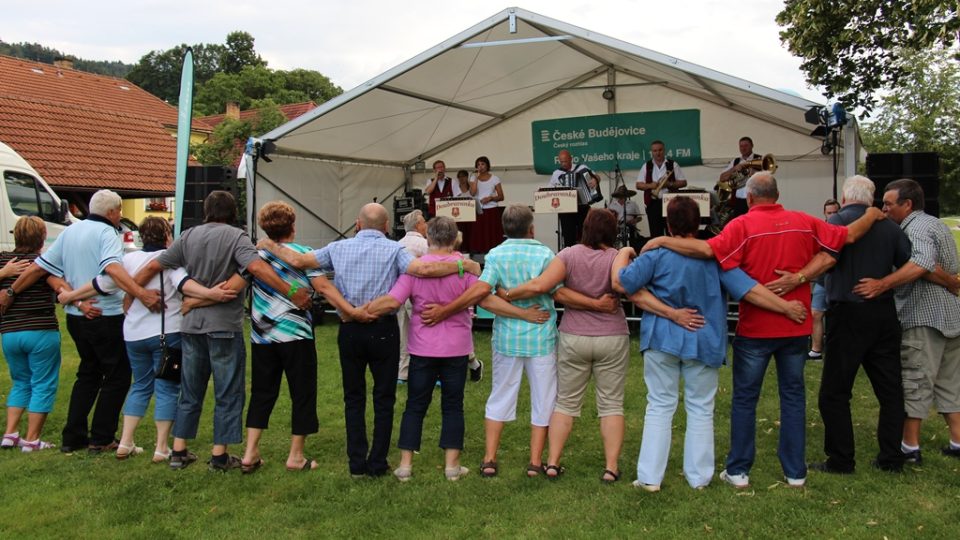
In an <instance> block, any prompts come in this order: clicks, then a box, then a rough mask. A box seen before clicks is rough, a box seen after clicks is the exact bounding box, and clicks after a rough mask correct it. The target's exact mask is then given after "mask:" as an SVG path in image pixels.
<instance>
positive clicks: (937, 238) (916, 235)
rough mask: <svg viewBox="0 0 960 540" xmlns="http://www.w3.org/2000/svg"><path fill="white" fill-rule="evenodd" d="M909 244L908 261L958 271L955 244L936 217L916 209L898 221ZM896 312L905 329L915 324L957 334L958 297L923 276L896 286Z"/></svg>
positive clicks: (927, 267) (959, 333) (959, 330)
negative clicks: (900, 221)
mask: <svg viewBox="0 0 960 540" xmlns="http://www.w3.org/2000/svg"><path fill="white" fill-rule="evenodd" d="M900 228H901V229H903V232H905V233H907V237H908V238H909V239H910V243H911V245H912V247H911V252H910V262H912V263H914V264H916V265H917V266H920V267H922V268H923V269H925V270H930V271H932V270H933V269H934V267H935V266H936V265H938V264H939V265H940V268H943V269H944V270H945V271H946V272H948V273H950V274H957V272H958V270H960V268H958V262H957V245H956V243H955V242H954V240H953V235H951V234H950V229H949V228H947V226H946V225H945V224H944V223H943V222H942V221H940V220H939V219H937V218H935V217H933V216H931V215H930V214H927V213H925V212H923V211H922V210H917V211H916V212H913V213H911V214H910V215H909V216H907V217H906V219H904V220H903V223H901V224H900ZM895 298H896V302H897V315H898V316H899V318H900V325H901V326H902V327H903V329H904V330H906V329H908V328H915V327H918V326H929V327H931V328H936V329H937V330H939V331H940V333H941V334H943V335H944V336H945V337H948V338H954V337H957V336H960V298H958V297H956V296H954V295H952V294H950V291H948V290H947V289H944V288H943V287H941V286H939V285H936V284H934V283H931V282H929V281H927V280H925V279H918V280H916V281H914V282H913V283H907V284H906V285H901V286H899V287H897V293H896V296H895Z"/></svg>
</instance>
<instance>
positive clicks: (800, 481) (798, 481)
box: [783, 476, 807, 488]
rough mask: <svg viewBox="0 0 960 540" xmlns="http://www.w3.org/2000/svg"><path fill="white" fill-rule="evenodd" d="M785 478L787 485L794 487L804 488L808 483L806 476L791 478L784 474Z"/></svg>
mask: <svg viewBox="0 0 960 540" xmlns="http://www.w3.org/2000/svg"><path fill="white" fill-rule="evenodd" d="M783 479H784V480H786V481H787V486H788V487H792V488H802V487H803V486H805V485H806V484H807V479H806V478H790V477H788V476H784V477H783Z"/></svg>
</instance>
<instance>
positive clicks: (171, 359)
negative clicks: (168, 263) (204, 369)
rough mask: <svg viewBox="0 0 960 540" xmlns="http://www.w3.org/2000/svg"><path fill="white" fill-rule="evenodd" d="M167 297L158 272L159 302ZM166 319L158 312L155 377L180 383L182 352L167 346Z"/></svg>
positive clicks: (161, 276) (162, 312)
mask: <svg viewBox="0 0 960 540" xmlns="http://www.w3.org/2000/svg"><path fill="white" fill-rule="evenodd" d="M166 297H167V295H166V294H164V292H163V272H160V301H161V302H162V301H164V300H165V299H166ZM166 319H167V314H166V311H161V312H160V355H161V360H160V367H159V368H157V372H156V376H157V378H158V379H164V380H167V381H171V382H176V383H178V382H180V368H181V367H182V365H183V350H182V349H180V348H179V347H177V348H174V347H168V346H167V332H166V325H165V324H164V323H165V321H166Z"/></svg>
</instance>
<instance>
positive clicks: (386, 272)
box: [313, 229, 414, 306]
mask: <svg viewBox="0 0 960 540" xmlns="http://www.w3.org/2000/svg"><path fill="white" fill-rule="evenodd" d="M313 255H314V257H316V258H317V262H318V263H320V269H321V270H323V271H325V272H330V271H333V272H334V277H333V284H334V285H335V286H336V287H337V289H339V290H340V292H341V293H342V294H343V297H344V298H346V299H347V302H350V303H351V304H353V305H355V306H361V305H363V304H366V303H367V302H370V301H372V300H374V299H376V298H379V297H381V296H383V295H385V294H387V293H388V292H390V289H391V288H392V287H393V284H394V283H396V281H397V278H398V277H400V274H402V273H404V272H406V271H407V267H408V266H410V263H411V262H413V259H414V256H413V255H411V254H410V252H408V251H407V250H405V249H404V248H403V246H401V245H400V244H399V243H398V242H395V241H393V240H390V239H389V238H387V237H386V236H385V235H384V234H383V233H382V232H380V231H375V230H372V229H363V230H361V231H360V232H358V233H357V235H356V236H354V237H353V238H348V239H346V240H339V241H337V242H332V243H330V244H327V245H326V246H324V247H322V248H320V249H318V250H315V251H314V252H313Z"/></svg>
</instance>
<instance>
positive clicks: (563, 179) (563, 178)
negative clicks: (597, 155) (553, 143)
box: [560, 167, 603, 205]
mask: <svg viewBox="0 0 960 540" xmlns="http://www.w3.org/2000/svg"><path fill="white" fill-rule="evenodd" d="M591 179H592V177H591V176H590V169H587V168H586V167H580V168H577V169H574V170H572V171H564V172H563V173H562V174H561V175H560V185H561V186H563V187H567V188H575V189H576V190H577V202H578V203H579V204H580V205H588V204H593V203H596V202H600V201H602V200H603V194H602V193H601V192H600V183H599V182H598V183H597V187H595V188H593V189H590V185H589V184H588V182H589V181H590V180H591Z"/></svg>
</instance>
